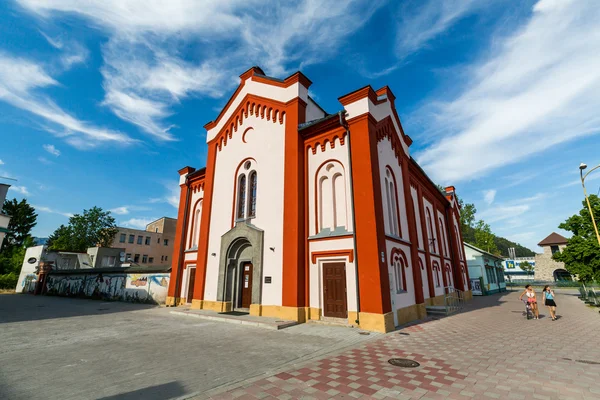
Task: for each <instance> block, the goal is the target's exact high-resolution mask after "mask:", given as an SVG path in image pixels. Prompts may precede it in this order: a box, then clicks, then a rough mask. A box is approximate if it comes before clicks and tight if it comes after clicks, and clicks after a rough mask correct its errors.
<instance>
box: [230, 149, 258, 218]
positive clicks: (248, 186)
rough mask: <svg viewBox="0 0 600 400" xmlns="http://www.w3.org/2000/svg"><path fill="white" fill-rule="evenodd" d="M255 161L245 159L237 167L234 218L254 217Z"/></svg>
mask: <svg viewBox="0 0 600 400" xmlns="http://www.w3.org/2000/svg"><path fill="white" fill-rule="evenodd" d="M255 166H256V161H254V160H253V159H250V160H245V161H244V162H243V164H240V166H239V167H238V169H237V177H236V179H237V182H236V187H237V193H236V194H235V196H236V197H235V202H236V204H235V210H236V211H235V218H236V219H237V220H241V219H246V218H254V217H256V201H257V200H256V199H257V197H256V187H257V184H258V174H257V172H256V170H255V169H254V168H255Z"/></svg>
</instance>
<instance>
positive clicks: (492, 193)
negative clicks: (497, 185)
mask: <svg viewBox="0 0 600 400" xmlns="http://www.w3.org/2000/svg"><path fill="white" fill-rule="evenodd" d="M495 198H496V190H495V189H490V190H484V191H483V200H484V201H485V202H486V203H487V204H488V205H490V204H492V203H493V202H494V199H495Z"/></svg>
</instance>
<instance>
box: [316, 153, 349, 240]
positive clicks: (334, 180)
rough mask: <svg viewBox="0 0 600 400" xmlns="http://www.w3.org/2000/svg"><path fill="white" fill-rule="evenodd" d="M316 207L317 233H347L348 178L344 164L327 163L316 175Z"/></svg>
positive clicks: (336, 162)
mask: <svg viewBox="0 0 600 400" xmlns="http://www.w3.org/2000/svg"><path fill="white" fill-rule="evenodd" d="M315 196H316V197H315V200H316V201H315V203H316V204H315V206H316V208H317V220H316V225H317V226H316V232H317V233H319V232H321V231H323V230H327V229H328V230H329V231H336V230H337V231H339V230H343V231H345V230H346V229H347V227H348V212H347V204H346V202H347V200H346V199H347V197H346V178H345V171H344V167H343V166H342V164H341V163H340V162H338V161H334V160H332V161H328V162H325V164H323V165H322V166H321V167H319V169H318V170H317V174H316V182H315Z"/></svg>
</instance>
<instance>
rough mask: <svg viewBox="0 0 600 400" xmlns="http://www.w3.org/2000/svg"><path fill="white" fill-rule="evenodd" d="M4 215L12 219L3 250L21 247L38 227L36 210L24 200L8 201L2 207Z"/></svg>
mask: <svg viewBox="0 0 600 400" xmlns="http://www.w3.org/2000/svg"><path fill="white" fill-rule="evenodd" d="M2 213H3V214H6V215H8V216H9V217H10V221H9V223H8V232H7V233H6V236H5V238H4V243H3V245H2V248H3V249H6V250H8V249H9V248H11V247H14V246H16V247H21V246H23V243H24V242H25V240H26V239H27V238H28V237H30V236H31V230H32V229H33V227H34V226H35V225H36V221H37V214H36V213H35V209H34V208H33V207H32V206H30V205H29V204H28V203H27V200H25V199H23V200H21V201H20V202H19V201H17V199H12V200H6V201H4V205H3V206H2Z"/></svg>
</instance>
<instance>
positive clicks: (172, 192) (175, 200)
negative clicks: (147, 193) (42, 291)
mask: <svg viewBox="0 0 600 400" xmlns="http://www.w3.org/2000/svg"><path fill="white" fill-rule="evenodd" d="M165 188H166V189H167V194H165V195H164V196H163V197H155V198H151V199H149V200H148V203H168V204H170V205H172V206H173V207H175V208H176V209H177V208H179V195H180V194H181V193H180V192H181V189H180V188H179V182H173V183H165Z"/></svg>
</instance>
